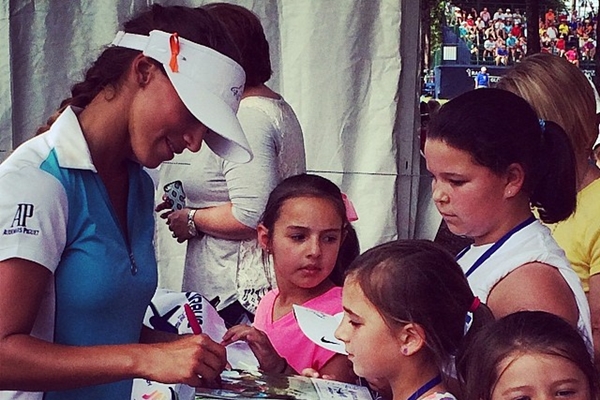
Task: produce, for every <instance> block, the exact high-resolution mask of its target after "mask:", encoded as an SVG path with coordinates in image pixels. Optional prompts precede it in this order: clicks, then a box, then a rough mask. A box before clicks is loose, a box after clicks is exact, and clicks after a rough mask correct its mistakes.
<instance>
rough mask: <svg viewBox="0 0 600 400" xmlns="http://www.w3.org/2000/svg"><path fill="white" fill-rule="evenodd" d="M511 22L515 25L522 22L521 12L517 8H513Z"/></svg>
mask: <svg viewBox="0 0 600 400" xmlns="http://www.w3.org/2000/svg"><path fill="white" fill-rule="evenodd" d="M513 22H514V24H515V25H516V24H519V25H521V24H522V23H523V16H522V15H521V12H520V11H519V9H518V8H515V12H514V13H513Z"/></svg>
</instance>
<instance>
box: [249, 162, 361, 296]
mask: <svg viewBox="0 0 600 400" xmlns="http://www.w3.org/2000/svg"><path fill="white" fill-rule="evenodd" d="M299 197H316V198H319V199H326V200H328V201H330V202H331V204H332V205H333V206H334V208H335V209H336V211H337V213H338V215H339V217H340V219H341V221H342V231H344V232H345V234H346V237H345V238H344V241H343V242H342V244H341V246H340V251H339V252H338V257H337V261H336V265H335V268H334V269H333V271H331V274H330V275H329V279H331V281H332V282H333V283H334V284H335V285H337V286H342V284H343V282H344V272H345V270H346V268H348V266H349V265H350V263H351V262H352V261H353V260H354V259H355V258H356V257H357V256H358V254H359V253H360V248H359V244H358V237H357V236H356V231H355V230H354V228H353V227H352V225H351V224H350V222H349V221H348V217H347V216H346V206H345V205H344V200H343V198H342V192H341V191H340V188H338V187H337V185H336V184H334V183H333V182H331V181H330V180H329V179H326V178H323V177H321V176H318V175H312V174H300V175H294V176H290V177H289V178H287V179H284V180H283V181H281V183H279V185H277V187H275V189H273V191H272V192H271V194H270V195H269V200H267V205H266V206H265V211H264V213H263V215H262V218H261V221H260V222H261V224H263V225H264V226H265V227H266V228H267V229H268V231H269V233H270V232H273V227H274V226H275V222H277V220H278V219H279V217H280V215H281V207H282V206H283V204H284V203H285V202H286V201H287V200H290V199H296V198H299Z"/></svg>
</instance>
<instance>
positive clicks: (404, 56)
mask: <svg viewBox="0 0 600 400" xmlns="http://www.w3.org/2000/svg"><path fill="white" fill-rule="evenodd" d="M209 2H210V1H162V2H160V3H161V4H163V5H175V4H179V5H189V6H198V5H202V4H205V3H209ZM230 2H232V3H236V4H240V5H243V6H245V7H247V8H250V9H252V10H253V11H254V12H255V13H256V14H257V15H258V16H259V17H260V18H261V21H262V23H263V26H264V28H265V31H266V34H267V39H268V40H269V43H270V46H271V55H272V64H273V70H274V76H273V78H272V79H271V81H270V82H269V86H271V87H272V88H273V89H274V90H276V91H278V92H280V93H281V94H282V95H283V96H284V97H285V98H286V100H287V101H288V102H289V103H290V104H291V105H292V107H293V108H294V110H295V111H296V113H297V115H298V117H299V119H300V122H301V124H302V127H303V130H304V134H305V143H306V152H307V166H308V170H309V172H314V173H318V174H320V175H323V176H325V177H327V178H329V179H331V180H333V181H334V182H335V183H337V184H338V185H340V187H341V188H342V190H343V191H344V192H346V193H348V195H349V197H350V198H351V199H352V201H353V202H354V205H355V207H356V209H357V211H358V214H359V217H360V219H359V221H357V222H356V223H355V227H356V228H357V232H358V235H359V239H360V242H361V248H362V249H363V250H364V249H367V248H369V247H372V246H373V245H375V244H379V243H382V242H385V241H388V240H392V239H396V238H412V237H421V238H430V239H431V238H433V235H434V234H435V232H436V230H437V226H438V225H439V221H440V220H439V217H438V216H437V215H436V214H435V212H432V208H431V204H430V201H429V199H428V195H429V188H428V185H429V184H428V182H427V181H426V180H427V178H422V177H421V176H420V170H421V168H422V165H421V156H420V155H419V149H418V144H419V142H418V136H417V130H418V127H419V120H418V111H417V110H418V98H419V90H420V83H419V82H420V81H419V63H420V50H419V43H420V39H419V38H420V32H419V20H420V18H419V6H418V3H417V2H416V1H414V0H232V1H230ZM150 3H152V1H141V0H140V1H136V0H129V1H125V0H121V1H117V0H104V1H95V2H85V1H79V2H69V1H60V2H59V1H52V2H40V1H28V0H0V4H1V7H0V21H1V23H0V41H1V43H0V96H1V97H0V99H1V100H0V161H2V160H3V159H5V158H6V156H7V155H8V154H9V152H10V150H11V149H12V148H13V146H16V145H18V144H19V143H21V142H22V141H24V140H26V139H27V138H29V137H31V136H32V135H33V134H34V132H35V130H36V128H37V127H38V126H40V125H42V124H43V123H44V121H46V119H47V118H48V117H49V116H50V115H51V114H52V113H53V112H54V110H55V109H56V108H57V107H58V105H59V103H60V101H62V99H64V98H66V97H68V93H69V92H68V89H69V88H70V87H71V85H72V84H73V83H75V82H77V81H79V80H81V79H82V76H83V72H84V71H85V70H86V69H87V68H88V66H89V65H90V63H91V62H92V61H93V60H94V59H95V58H96V57H97V55H98V54H99V52H100V50H101V49H102V48H103V46H105V45H106V44H108V43H110V42H111V41H112V39H113V37H114V34H115V33H116V31H117V30H118V28H119V25H120V24H121V23H122V22H123V21H125V20H127V19H128V18H130V17H131V16H132V15H133V14H134V13H136V12H138V11H140V10H141V9H143V8H144V7H146V5H148V4H150ZM23 184H25V183H23ZM419 193H421V196H419Z"/></svg>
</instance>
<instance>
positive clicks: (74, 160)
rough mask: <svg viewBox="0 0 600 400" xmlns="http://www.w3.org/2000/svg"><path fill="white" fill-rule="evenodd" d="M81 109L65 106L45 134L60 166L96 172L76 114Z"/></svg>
mask: <svg viewBox="0 0 600 400" xmlns="http://www.w3.org/2000/svg"><path fill="white" fill-rule="evenodd" d="M81 110H82V109H81V108H77V107H67V108H66V109H65V110H64V111H63V112H62V113H61V114H60V116H59V117H58V118H57V119H56V121H54V123H53V124H52V126H51V127H50V130H49V131H48V132H47V133H46V135H48V140H49V141H51V142H52V143H53V147H54V149H55V152H56V158H57V160H58V164H59V165H60V166H61V167H62V168H72V169H86V170H90V171H93V172H97V170H96V167H95V166H94V163H93V161H92V155H91V154H90V149H89V147H88V144H87V142H86V140H85V136H83V131H82V130H81V125H80V124H79V120H78V119H77V114H79V113H80V112H81Z"/></svg>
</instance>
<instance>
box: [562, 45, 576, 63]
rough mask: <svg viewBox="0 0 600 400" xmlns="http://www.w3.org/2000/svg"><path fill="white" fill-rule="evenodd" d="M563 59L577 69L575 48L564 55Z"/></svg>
mask: <svg viewBox="0 0 600 400" xmlns="http://www.w3.org/2000/svg"><path fill="white" fill-rule="evenodd" d="M565 58H566V59H567V61H568V62H570V63H571V64H574V65H575V66H577V67H579V54H578V52H577V47H575V46H573V47H571V48H570V49H569V50H567V52H566V53H565Z"/></svg>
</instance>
